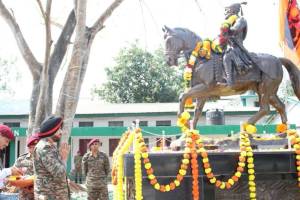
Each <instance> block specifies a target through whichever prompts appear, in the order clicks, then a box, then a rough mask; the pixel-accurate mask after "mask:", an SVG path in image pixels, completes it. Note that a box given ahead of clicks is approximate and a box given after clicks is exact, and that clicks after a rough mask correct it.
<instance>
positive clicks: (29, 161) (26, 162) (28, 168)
mask: <svg viewBox="0 0 300 200" xmlns="http://www.w3.org/2000/svg"><path fill="white" fill-rule="evenodd" d="M38 141H39V138H38V137H37V136H35V135H33V136H31V137H29V138H28V140H27V144H26V145H27V148H28V153H25V154H23V155H21V156H20V157H19V158H18V159H17V160H16V162H15V165H14V166H15V167H18V168H20V169H22V171H23V173H24V175H25V176H26V175H28V176H32V175H33V156H32V153H33V150H34V147H35V145H36V144H37V143H38ZM19 199H20V200H33V199H34V195H33V186H31V187H27V188H22V189H20V192H19Z"/></svg>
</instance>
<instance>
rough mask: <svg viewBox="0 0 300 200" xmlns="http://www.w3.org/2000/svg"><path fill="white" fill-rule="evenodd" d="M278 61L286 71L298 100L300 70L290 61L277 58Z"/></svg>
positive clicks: (299, 97)
mask: <svg viewBox="0 0 300 200" xmlns="http://www.w3.org/2000/svg"><path fill="white" fill-rule="evenodd" d="M279 60H280V61H281V63H282V64H283V65H284V66H285V68H286V69H287V71H288V73H289V76H290V79H291V82H292V87H293V89H294V92H295V95H296V96H297V97H298V99H299V100H300V70H299V69H298V67H297V66H296V65H295V64H294V63H293V62H292V61H290V60H289V59H287V58H279Z"/></svg>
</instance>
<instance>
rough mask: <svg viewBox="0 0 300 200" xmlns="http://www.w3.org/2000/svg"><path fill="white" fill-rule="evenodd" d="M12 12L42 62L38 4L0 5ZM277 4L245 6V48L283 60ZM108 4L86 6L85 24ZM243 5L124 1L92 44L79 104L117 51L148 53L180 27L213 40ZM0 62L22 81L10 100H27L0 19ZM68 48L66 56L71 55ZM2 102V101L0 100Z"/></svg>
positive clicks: (56, 5)
mask: <svg viewBox="0 0 300 200" xmlns="http://www.w3.org/2000/svg"><path fill="white" fill-rule="evenodd" d="M3 1H4V3H5V5H6V6H7V7H9V8H11V9H12V10H13V12H14V16H15V18H16V20H17V22H18V23H19V25H20V28H21V31H22V32H23V34H24V36H25V39H26V40H27V41H28V43H29V46H30V48H31V49H32V51H33V53H34V55H35V56H36V57H37V59H38V60H39V61H40V62H43V55H44V27H43V22H42V18H41V15H40V12H39V10H38V8H37V3H36V1H34V0H31V1H29V0H26V1H24V0H3ZM278 1H279V0H263V1H262V0H251V1H250V0H249V1H248V4H247V5H246V6H243V12H244V17H245V18H246V19H247V21H248V34H247V38H246V40H245V42H244V45H245V47H246V48H247V49H248V50H249V51H253V52H260V53H268V54H272V55H275V56H282V53H281V50H280V48H279V42H278V38H279V33H278V30H279V28H278ZM69 2H72V1H69V0H53V8H52V10H53V11H52V16H53V18H54V20H55V21H57V22H60V23H63V22H64V21H65V19H66V17H67V14H68V13H69V10H70V8H71V6H72V5H71V3H69ZM110 2H111V0H89V1H88V8H87V24H88V25H91V24H93V22H94V21H95V20H96V19H97V18H98V16H99V15H100V14H99V13H102V11H103V10H104V8H106V7H107V5H108V4H109V3H110ZM236 2H241V1H231V0H210V1H207V0H124V2H123V3H122V4H121V5H120V6H119V7H118V8H117V9H116V10H115V11H114V12H113V14H112V16H111V17H110V18H109V19H108V20H107V21H106V23H105V28H104V29H103V30H101V31H100V32H99V33H98V34H97V36H96V38H95V41H94V43H93V46H92V50H91V55H90V60H89V66H88V70H87V73H86V77H85V80H84V83H83V85H82V89H81V95H80V98H81V99H88V98H91V96H90V90H91V88H92V87H93V86H95V85H98V86H99V85H100V84H102V83H104V82H105V81H106V75H105V71H104V68H106V67H109V66H113V64H114V62H113V58H114V57H116V56H117V54H118V52H119V51H120V49H122V48H123V47H125V46H127V45H128V44H130V43H132V42H134V41H135V40H139V44H140V45H141V47H142V48H144V49H146V50H149V51H152V50H155V49H156V48H158V47H159V45H163V32H162V31H161V27H162V26H163V25H167V26H169V27H172V28H173V27H184V28H188V29H190V30H192V31H194V32H195V33H197V34H198V35H199V36H201V37H202V38H207V37H209V38H214V37H216V36H217V35H218V33H219V28H220V24H221V23H222V21H223V20H224V15H223V14H224V6H226V5H230V4H231V3H236ZM0 27H1V33H0V35H1V37H0V44H1V45H0V56H1V58H6V59H10V58H16V59H17V63H16V66H15V67H16V68H15V69H12V70H16V71H20V72H21V74H22V78H21V79H20V81H18V82H16V83H13V85H12V87H13V88H14V89H15V90H16V92H15V96H14V98H17V99H29V98H30V94H31V88H32V80H31V75H30V72H29V70H28V67H27V65H26V63H25V62H24V61H23V58H22V56H21V55H20V53H19V49H18V47H17V45H16V41H15V39H14V37H13V35H12V32H11V31H10V28H9V27H8V25H7V24H6V23H5V22H4V21H3V19H2V18H1V17H0ZM58 33H59V29H58V28H56V27H53V39H54V40H56V38H57V36H58ZM71 53H72V49H71V48H70V49H69V50H68V52H67V55H71ZM67 65H68V61H64V62H63V66H62V69H61V70H60V72H59V74H58V76H57V79H56V82H55V86H54V96H55V97H57V96H58V95H59V90H60V86H61V82H62V80H63V77H64V73H65V70H66V68H67ZM0 98H1V97H0Z"/></svg>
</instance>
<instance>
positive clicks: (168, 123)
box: [156, 120, 171, 126]
mask: <svg viewBox="0 0 300 200" xmlns="http://www.w3.org/2000/svg"><path fill="white" fill-rule="evenodd" d="M156 126H171V121H170V120H164V121H156Z"/></svg>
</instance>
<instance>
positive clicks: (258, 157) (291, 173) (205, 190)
mask: <svg viewBox="0 0 300 200" xmlns="http://www.w3.org/2000/svg"><path fill="white" fill-rule="evenodd" d="M208 156H209V160H210V163H211V166H212V169H213V173H214V175H215V176H217V177H218V179H221V180H227V179H228V178H230V177H231V176H232V175H233V173H234V172H235V170H236V166H237V161H238V156H239V152H209V153H208ZM149 158H150V161H151V164H152V167H153V169H154V171H155V175H156V177H157V179H158V182H159V183H161V184H167V183H169V182H170V181H171V180H173V179H174V178H175V177H176V175H177V172H178V168H179V165H180V163H181V160H182V152H181V153H179V152H176V153H175V152H170V153H169V152H168V153H150V154H149ZM124 162H125V163H124V166H125V169H124V175H125V176H126V177H127V178H128V180H132V179H133V176H134V159H133V154H126V155H125V159H124ZM198 162H199V188H200V191H199V192H200V199H201V200H219V199H220V200H221V199H222V200H223V199H224V200H246V199H249V191H248V179H247V178H248V177H247V174H243V175H242V177H241V179H240V180H239V182H238V184H235V186H234V187H232V188H231V189H230V190H221V189H217V188H216V187H214V186H213V185H211V184H210V183H209V181H208V180H207V178H206V177H205V174H204V171H203V167H202V162H201V160H200V159H198ZM254 164H255V176H256V180H255V181H256V184H257V199H260V200H300V189H299V188H298V186H297V174H296V158H295V153H294V152H290V151H276V152H254ZM142 171H143V196H144V200H192V199H193V198H192V176H191V171H190V170H188V171H187V175H186V176H185V178H184V180H183V181H182V183H181V185H180V187H178V188H176V189H175V190H173V191H171V192H166V193H162V192H159V191H156V190H155V189H154V188H153V187H152V186H151V185H150V183H149V181H148V179H147V177H146V171H145V169H144V168H143V169H142ZM129 182H130V181H129ZM129 199H131V198H129Z"/></svg>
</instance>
